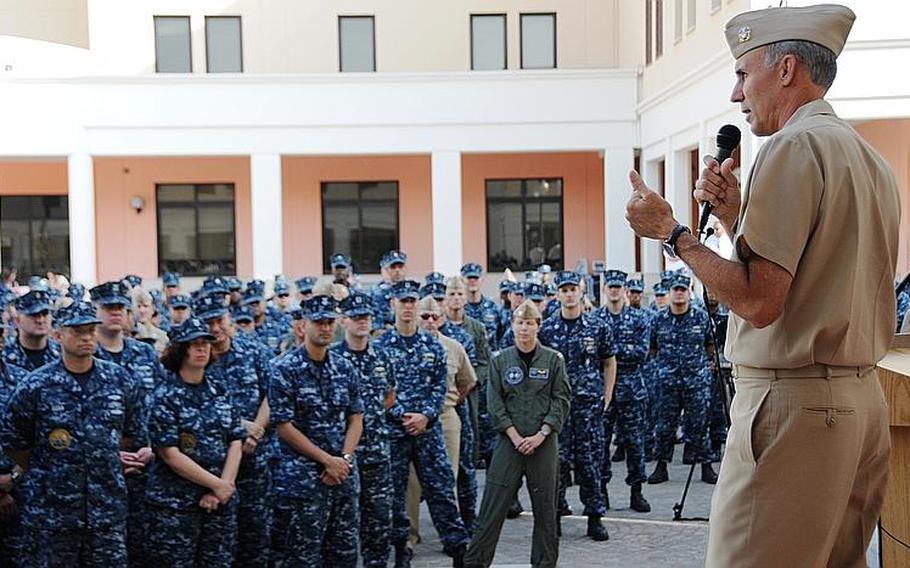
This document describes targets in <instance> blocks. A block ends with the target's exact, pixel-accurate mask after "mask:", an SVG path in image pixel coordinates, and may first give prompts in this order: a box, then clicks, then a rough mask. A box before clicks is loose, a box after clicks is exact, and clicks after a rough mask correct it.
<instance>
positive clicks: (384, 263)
mask: <svg viewBox="0 0 910 568" xmlns="http://www.w3.org/2000/svg"><path fill="white" fill-rule="evenodd" d="M407 262H408V255H406V254H405V253H403V252H402V251H400V250H397V249H393V250H390V251H388V252H387V253H385V254H384V255H382V260H380V261H379V266H381V267H382V268H388V267H390V266H392V265H393V264H405V263H407Z"/></svg>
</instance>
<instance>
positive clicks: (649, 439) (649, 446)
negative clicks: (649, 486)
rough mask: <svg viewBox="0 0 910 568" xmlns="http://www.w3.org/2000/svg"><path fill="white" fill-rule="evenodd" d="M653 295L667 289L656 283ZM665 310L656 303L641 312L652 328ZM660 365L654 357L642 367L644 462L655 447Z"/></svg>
mask: <svg viewBox="0 0 910 568" xmlns="http://www.w3.org/2000/svg"><path fill="white" fill-rule="evenodd" d="M653 290H654V295H655V297H657V296H666V295H667V287H666V286H664V284H663V283H662V282H657V283H656V284H654V286H653ZM665 310H666V307H663V308H661V307H660V306H658V305H657V303H656V302H655V303H652V304H651V305H650V306H648V307H647V308H645V309H644V310H643V311H644V313H645V314H646V315H647V316H648V322H649V323H650V324H651V325H652V326H653V322H654V318H656V317H657V316H658V315H660V313H662V312H663V311H665ZM659 370H660V363H659V362H658V360H657V358H656V357H649V358H648V359H647V361H645V364H644V365H643V366H642V369H641V371H642V374H643V375H644V377H645V388H646V389H647V390H648V403H647V413H646V414H645V420H646V422H645V460H647V461H651V460H652V459H653V458H654V450H655V448H656V447H657V438H656V431H657V410H658V406H659V404H660V400H659V393H658V388H657V385H658V382H659V380H660V377H659V374H660V373H659Z"/></svg>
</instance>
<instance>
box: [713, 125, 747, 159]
mask: <svg viewBox="0 0 910 568" xmlns="http://www.w3.org/2000/svg"><path fill="white" fill-rule="evenodd" d="M741 138H742V133H741V132H740V131H739V128H737V127H736V126H733V125H732V124H725V125H723V126H721V127H720V130H718V131H717V147H718V148H723V149H725V150H727V151H728V152H730V153H731V154H732V153H733V150H735V149H736V147H737V146H739V141H740V139H741Z"/></svg>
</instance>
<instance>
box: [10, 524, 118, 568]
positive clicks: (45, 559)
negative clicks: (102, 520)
mask: <svg viewBox="0 0 910 568" xmlns="http://www.w3.org/2000/svg"><path fill="white" fill-rule="evenodd" d="M20 535H21V536H20V539H19V565H20V566H23V567H28V568H58V567H59V568H72V567H74V566H102V567H104V568H108V567H111V568H112V567H115V566H126V563H127V561H126V527H125V523H121V524H120V525H119V526H114V527H109V528H105V529H63V530H43V529H39V528H36V527H27V526H23V527H22V531H21V533H20Z"/></svg>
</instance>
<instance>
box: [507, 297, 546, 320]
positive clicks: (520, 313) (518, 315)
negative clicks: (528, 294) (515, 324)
mask: <svg viewBox="0 0 910 568" xmlns="http://www.w3.org/2000/svg"><path fill="white" fill-rule="evenodd" d="M541 318H542V316H541V315H540V310H538V309H537V306H536V305H534V302H532V301H531V300H525V301H524V302H522V303H521V305H520V306H518V307H517V308H516V309H515V311H514V312H513V313H512V319H514V320H526V319H529V320H537V321H540V320H541Z"/></svg>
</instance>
